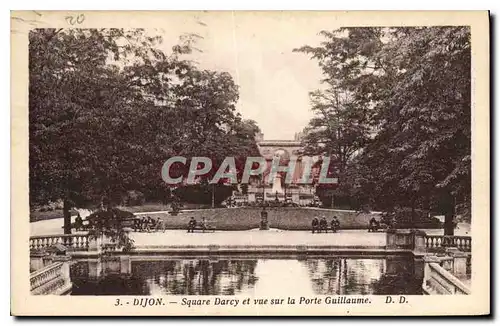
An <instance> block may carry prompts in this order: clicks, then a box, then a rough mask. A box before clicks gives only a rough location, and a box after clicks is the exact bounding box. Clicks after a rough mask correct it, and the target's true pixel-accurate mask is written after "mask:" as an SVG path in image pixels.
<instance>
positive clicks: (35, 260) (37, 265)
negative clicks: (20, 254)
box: [30, 251, 47, 271]
mask: <svg viewBox="0 0 500 326" xmlns="http://www.w3.org/2000/svg"><path fill="white" fill-rule="evenodd" d="M46 257H47V254H46V253H45V252H42V251H39V252H32V253H30V271H37V270H39V269H41V268H43V267H44V266H45V264H44V260H46Z"/></svg>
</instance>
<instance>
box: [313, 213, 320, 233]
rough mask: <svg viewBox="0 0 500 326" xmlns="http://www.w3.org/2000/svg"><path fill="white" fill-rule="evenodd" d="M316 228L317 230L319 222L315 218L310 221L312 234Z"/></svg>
mask: <svg viewBox="0 0 500 326" xmlns="http://www.w3.org/2000/svg"><path fill="white" fill-rule="evenodd" d="M318 228H319V220H318V218H317V217H315V218H313V220H312V233H314V231H317V230H318Z"/></svg>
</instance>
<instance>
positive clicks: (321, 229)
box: [312, 227, 340, 233]
mask: <svg viewBox="0 0 500 326" xmlns="http://www.w3.org/2000/svg"><path fill="white" fill-rule="evenodd" d="M339 229H340V227H337V228H336V229H332V228H331V227H315V228H313V229H312V230H313V233H323V232H324V233H328V232H331V233H337V231H338V230H339Z"/></svg>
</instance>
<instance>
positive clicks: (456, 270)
mask: <svg viewBox="0 0 500 326" xmlns="http://www.w3.org/2000/svg"><path fill="white" fill-rule="evenodd" d="M446 253H447V254H448V256H450V259H452V260H453V266H452V269H451V270H450V272H451V273H453V275H455V276H457V277H461V276H464V275H466V274H467V259H468V258H469V255H468V254H467V253H465V252H462V251H460V250H458V249H457V248H446Z"/></svg>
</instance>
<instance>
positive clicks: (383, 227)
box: [368, 223, 389, 232]
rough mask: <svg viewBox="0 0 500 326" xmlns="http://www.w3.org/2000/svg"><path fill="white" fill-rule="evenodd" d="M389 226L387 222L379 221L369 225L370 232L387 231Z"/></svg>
mask: <svg viewBox="0 0 500 326" xmlns="http://www.w3.org/2000/svg"><path fill="white" fill-rule="evenodd" d="M388 228H389V226H388V225H387V224H385V223H378V224H376V225H369V226H368V232H386V231H387V229H388Z"/></svg>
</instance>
